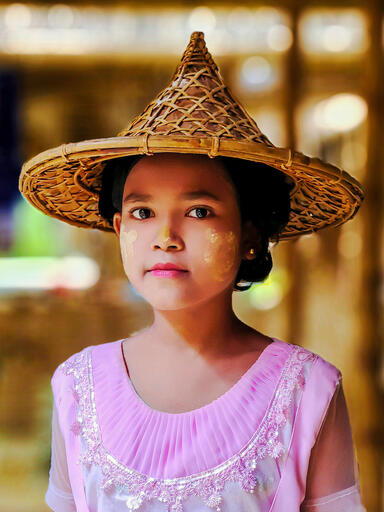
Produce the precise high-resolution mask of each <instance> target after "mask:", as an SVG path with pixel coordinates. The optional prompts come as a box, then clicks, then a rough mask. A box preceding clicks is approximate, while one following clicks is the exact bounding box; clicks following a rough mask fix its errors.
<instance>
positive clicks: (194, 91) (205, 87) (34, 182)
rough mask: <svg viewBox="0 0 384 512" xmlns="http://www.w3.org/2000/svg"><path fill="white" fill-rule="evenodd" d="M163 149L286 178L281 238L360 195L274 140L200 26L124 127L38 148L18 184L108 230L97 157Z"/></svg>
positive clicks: (337, 219) (336, 216) (308, 228)
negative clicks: (240, 162) (245, 164)
mask: <svg viewBox="0 0 384 512" xmlns="http://www.w3.org/2000/svg"><path fill="white" fill-rule="evenodd" d="M164 152H171V153H196V154H206V155H208V156H209V157H211V158H214V157H215V156H217V155H222V156H227V157H235V158H240V159H245V160H250V161H254V162H261V163H264V164H267V165H268V166H271V167H274V168H277V169H279V170H280V171H281V172H283V173H285V174H286V175H287V176H289V178H291V179H292V180H293V181H294V183H295V186H294V188H293V189H292V191H291V213H290V220H289V222H288V224H287V225H286V227H285V228H284V231H283V232H282V233H281V234H280V236H279V239H280V240H284V239H293V238H296V237H298V236H300V235H303V234H309V233H312V232H315V231H318V230H320V229H323V228H326V227H329V226H338V225H340V224H343V223H344V222H346V221H347V220H350V219H352V217H354V215H355V214H356V213H357V211H358V209H359V207H360V205H361V202H362V201H363V199H364V192H363V189H362V187H361V184H360V183H359V182H358V181H357V180H355V179H354V178H353V177H352V176H350V175H349V174H348V173H347V172H345V171H343V170H341V169H339V168H337V167H335V166H333V165H330V164H328V163H325V162H323V161H321V160H320V159H318V158H311V157H309V156H306V155H304V154H302V153H299V152H297V151H293V150H292V149H290V148H279V147H276V146H274V145H273V144H272V142H271V141H270V140H269V139H268V138H267V137H266V136H265V135H264V134H263V133H262V132H261V131H260V129H259V127H258V126H257V124H256V122H255V121H254V120H253V119H252V118H251V117H250V115H249V114H248V113H247V112H246V111H245V109H244V108H243V107H242V105H241V104H240V103H239V102H238V101H237V100H236V99H234V97H233V96H232V94H231V93H230V91H229V90H228V88H227V86H226V85H225V84H224V81H223V78H222V76H221V74H220V72H219V69H218V67H217V65H216V64H215V62H214V61H213V59H212V56H211V55H210V53H209V52H208V50H207V48H206V45H205V41H204V34H203V32H193V33H192V35H191V38H190V42H189V44H188V46H187V48H186V50H185V52H184V54H183V56H182V59H181V62H180V64H179V65H178V67H177V69H176V71H175V73H174V76H173V78H172V80H171V82H170V84H169V85H168V86H167V87H165V88H164V89H163V90H162V91H161V92H160V93H159V94H158V95H157V97H156V98H155V99H154V100H153V101H152V102H151V103H149V105H148V106H147V107H146V108H145V110H144V111H143V112H142V113H141V114H140V115H139V116H137V117H136V118H134V119H133V120H132V121H131V123H130V124H129V125H128V126H127V128H125V129H123V130H122V131H121V132H120V133H118V135H117V136H116V137H110V138H104V139H93V140H86V141H82V142H75V143H68V144H63V145H61V146H59V147H56V148H53V149H49V150H47V151H44V152H42V153H40V154H38V155H37V156H35V157H34V158H32V159H31V160H29V161H27V162H26V163H25V164H24V165H23V168H22V171H21V173H20V177H19V189H20V192H21V193H22V194H23V195H24V197H25V198H26V199H27V200H28V201H29V202H30V203H31V204H32V205H33V206H35V207H36V208H38V209H39V210H41V211H42V212H44V213H45V214H47V215H50V216H52V217H55V218H57V219H60V220H62V221H64V222H67V223H69V224H72V225H74V226H79V227H84V228H96V229H100V230H104V231H113V228H112V227H111V226H110V225H109V224H108V222H107V221H106V220H105V219H104V218H103V217H101V215H100V213H99V209H98V199H99V190H100V187H101V174H102V170H103V167H104V166H103V162H106V161H107V160H110V159H112V158H119V157H124V156H129V155H139V154H143V155H144V154H145V155H152V154H154V153H164ZM255 172H257V166H255Z"/></svg>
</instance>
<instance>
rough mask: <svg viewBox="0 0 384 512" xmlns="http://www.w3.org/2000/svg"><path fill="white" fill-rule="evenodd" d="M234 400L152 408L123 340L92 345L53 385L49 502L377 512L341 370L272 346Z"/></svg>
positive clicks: (117, 510) (177, 511)
mask: <svg viewBox="0 0 384 512" xmlns="http://www.w3.org/2000/svg"><path fill="white" fill-rule="evenodd" d="M272 339H273V342H272V343H271V344H269V345H268V346H267V347H266V348H265V349H264V351H263V352H262V353H261V355H260V356H259V358H258V359H257V360H256V361H255V362H254V363H253V364H252V366H251V367H250V368H249V369H248V370H247V371H246V372H245V373H244V374H243V376H242V377H241V378H240V379H239V380H238V381H237V382H236V383H235V384H234V386H232V387H231V388H230V389H229V390H228V391H227V392H226V393H224V394H223V395H221V396H220V397H219V398H217V399H216V400H213V401H212V402H210V403H209V404H207V405H205V406H203V407H201V408H199V409H194V410H192V411H188V412H183V413H179V414H173V413H167V412H162V411H158V410H155V409H152V408H151V407H150V406H148V405H147V404H146V403H145V402H144V401H143V400H142V399H141V398H140V396H139V395H138V394H137V392H136V390H135V388H134V386H133V384H132V382H131V380H130V378H129V374H128V373H127V368H126V366H125V363H128V366H129V361H127V362H125V360H124V355H123V351H122V341H123V340H117V341H114V342H109V343H103V344H101V345H92V346H88V347H85V348H84V349H83V350H81V351H80V352H77V353H76V354H73V355H72V356H70V357H69V358H68V359H67V360H66V361H64V362H63V363H61V364H60V365H59V366H58V367H57V368H56V370H55V372H54V374H53V376H52V379H51V385H52V392H53V398H54V402H53V408H52V450H51V468H50V473H49V484H48V489H47V491H46V494H45V501H46V503H47V504H48V506H49V507H50V508H51V509H52V510H54V511H55V512H75V511H77V512H122V511H124V512H129V511H138V512H167V511H168V512H210V511H212V510H217V511H222V512H256V511H257V512H316V511H318V512H366V509H365V508H364V506H363V504H362V501H361V495H360V486H359V470H358V463H357V458H356V453H355V448H354V443H353V438H352V433H351V426H350V421H349V416H348V409H347V404H346V401H345V396H344V392H343V387H342V374H341V372H340V370H338V368H336V367H335V366H333V365H332V364H331V363H329V362H328V361H326V360H325V359H323V358H322V357H320V356H319V355H318V354H315V353H313V352H311V351H309V350H307V349H304V348H303V347H300V346H298V345H294V344H290V343H286V342H283V341H281V340H279V339H277V338H272Z"/></svg>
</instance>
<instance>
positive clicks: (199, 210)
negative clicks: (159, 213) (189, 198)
mask: <svg viewBox="0 0 384 512" xmlns="http://www.w3.org/2000/svg"><path fill="white" fill-rule="evenodd" d="M193 210H196V212H197V215H196V217H195V218H198V219H204V218H206V217H207V215H205V214H204V212H209V215H208V217H209V216H211V215H212V212H211V210H209V209H208V208H205V207H203V206H195V208H192V209H191V210H189V212H188V213H190V212H192V211H193ZM144 211H150V208H144V207H141V208H134V209H133V210H131V211H130V212H129V213H130V214H131V215H132V217H133V218H135V219H141V220H143V219H147V218H148V217H144V216H143V215H142V212H144ZM134 212H138V216H136V215H134ZM192 217H193V215H192Z"/></svg>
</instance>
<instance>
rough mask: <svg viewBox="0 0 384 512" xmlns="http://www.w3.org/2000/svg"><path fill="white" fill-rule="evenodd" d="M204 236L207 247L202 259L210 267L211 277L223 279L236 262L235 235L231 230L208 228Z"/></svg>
mask: <svg viewBox="0 0 384 512" xmlns="http://www.w3.org/2000/svg"><path fill="white" fill-rule="evenodd" d="M206 237H207V239H208V241H209V247H208V248H207V249H206V250H205V251H204V254H203V260H204V261H205V262H206V263H207V264H208V265H209V266H210V267H211V268H212V277H213V278H214V279H215V280H216V281H223V280H224V279H225V278H226V277H227V275H228V273H229V272H230V271H231V270H232V268H233V266H234V265H235V263H236V247H237V245H236V235H235V233H234V232H233V231H226V232H224V233H219V232H217V231H216V230H215V229H214V228H208V229H207V231H206Z"/></svg>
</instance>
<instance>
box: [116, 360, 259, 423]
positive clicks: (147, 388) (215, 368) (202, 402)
mask: <svg viewBox="0 0 384 512" xmlns="http://www.w3.org/2000/svg"><path fill="white" fill-rule="evenodd" d="M259 355H260V351H252V352H250V353H248V354H245V355H243V356H240V357H238V358H232V359H231V361H222V362H217V363H215V364H214V365H213V364H209V363H207V362H204V361H201V360H200V361H188V360H185V359H184V360H178V361H177V360H174V361H173V362H172V363H170V361H166V360H160V359H157V360H156V359H149V358H148V357H146V356H145V355H140V354H138V353H136V354H132V353H129V354H125V353H124V357H125V361H126V368H127V377H129V378H130V381H131V384H132V386H133V388H134V390H135V392H136V395H137V396H138V398H139V399H140V400H141V401H143V402H145V404H147V405H148V406H149V407H150V408H151V409H155V410H157V411H162V412H166V413H171V414H178V413H184V412H188V411H192V410H195V409H199V408H201V407H204V406H206V405H207V404H210V403H212V402H214V401H215V400H217V399H218V398H220V397H221V396H223V395H224V394H225V393H227V392H228V391H229V390H230V389H232V387H233V386H235V385H236V383H237V382H239V380H240V379H241V377H242V376H243V375H244V374H245V373H246V372H247V371H248V370H249V368H250V367H251V366H252V365H253V364H254V363H255V361H256V360H257V359H258V357H259ZM127 361H129V367H128V364H127Z"/></svg>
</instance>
